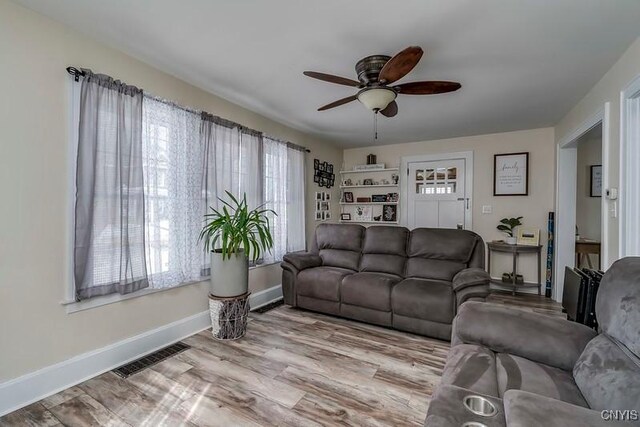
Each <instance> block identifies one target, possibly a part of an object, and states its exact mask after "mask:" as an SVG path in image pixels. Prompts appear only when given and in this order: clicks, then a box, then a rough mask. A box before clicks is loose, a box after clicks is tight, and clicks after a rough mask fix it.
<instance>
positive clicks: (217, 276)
mask: <svg viewBox="0 0 640 427" xmlns="http://www.w3.org/2000/svg"><path fill="white" fill-rule="evenodd" d="M225 193H227V197H228V198H229V201H226V200H223V199H221V198H219V197H218V200H220V202H222V209H220V210H216V209H214V208H213V207H210V209H211V211H212V212H211V213H208V214H205V216H204V218H205V224H204V226H203V228H202V231H201V232H200V240H202V241H204V250H205V252H211V279H210V280H211V288H210V289H211V294H212V295H214V296H216V297H234V296H238V295H244V294H246V293H247V291H248V288H249V259H250V260H252V261H254V262H255V261H257V260H258V259H260V257H261V256H262V254H263V253H264V252H266V251H270V250H271V248H272V247H273V238H272V236H271V230H270V223H269V217H268V215H267V214H269V213H271V214H273V215H277V214H276V213H275V212H274V211H273V210H271V209H263V206H264V205H261V206H258V207H257V208H255V209H253V210H249V207H248V205H247V195H246V194H244V195H243V196H242V200H240V201H238V199H237V198H236V197H234V196H233V194H231V193H230V192H228V191H225Z"/></svg>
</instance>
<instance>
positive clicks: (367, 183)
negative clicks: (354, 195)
mask: <svg viewBox="0 0 640 427" xmlns="http://www.w3.org/2000/svg"><path fill="white" fill-rule="evenodd" d="M362 185H373V180H372V179H371V178H366V179H364V180H363V181H362Z"/></svg>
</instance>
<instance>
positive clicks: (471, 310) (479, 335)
mask: <svg viewBox="0 0 640 427" xmlns="http://www.w3.org/2000/svg"><path fill="white" fill-rule="evenodd" d="M452 335H453V337H454V338H453V339H452V342H454V343H455V344H458V343H466V344H478V345H482V346H485V347H488V348H490V349H491V350H493V351H495V352H500V353H510V354H513V355H516V356H520V357H525V358H527V359H530V360H533V361H535V362H539V363H543V364H545V365H549V366H555V367H557V368H561V369H564V370H568V371H570V370H572V369H573V366H574V365H575V363H576V361H577V360H578V357H579V356H580V354H581V353H582V351H583V350H584V348H585V346H586V345H587V343H588V342H589V341H591V339H593V338H594V337H595V336H596V335H597V334H596V332H595V331H594V330H592V329H590V328H588V327H587V326H585V325H582V324H579V323H574V322H570V321H568V320H565V319H562V318H559V317H551V316H547V315H543V314H537V313H529V312H526V311H523V310H518V309H514V308H508V307H503V306H500V305H496V304H491V303H485V302H476V301H468V302H465V303H464V304H462V305H461V306H460V308H459V310H458V315H457V316H456V318H455V319H454V322H453V333H452Z"/></svg>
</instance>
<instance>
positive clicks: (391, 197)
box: [385, 193, 398, 202]
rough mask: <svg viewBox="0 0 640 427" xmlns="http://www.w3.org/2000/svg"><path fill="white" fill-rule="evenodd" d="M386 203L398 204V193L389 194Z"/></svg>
mask: <svg viewBox="0 0 640 427" xmlns="http://www.w3.org/2000/svg"><path fill="white" fill-rule="evenodd" d="M385 201H386V202H397V201H398V193H389V194H387V200H385Z"/></svg>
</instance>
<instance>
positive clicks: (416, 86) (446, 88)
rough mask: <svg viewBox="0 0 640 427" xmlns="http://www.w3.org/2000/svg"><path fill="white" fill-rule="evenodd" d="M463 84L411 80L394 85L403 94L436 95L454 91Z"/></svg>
mask: <svg viewBox="0 0 640 427" xmlns="http://www.w3.org/2000/svg"><path fill="white" fill-rule="evenodd" d="M461 87H462V85H461V84H460V83H458V82H438V81H433V82H410V83H403V84H401V85H397V86H394V87H393V88H394V89H395V90H397V91H398V92H399V93H401V94H403V95H435V94H437V93H447V92H454V91H456V90H458V89H460V88H461Z"/></svg>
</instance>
